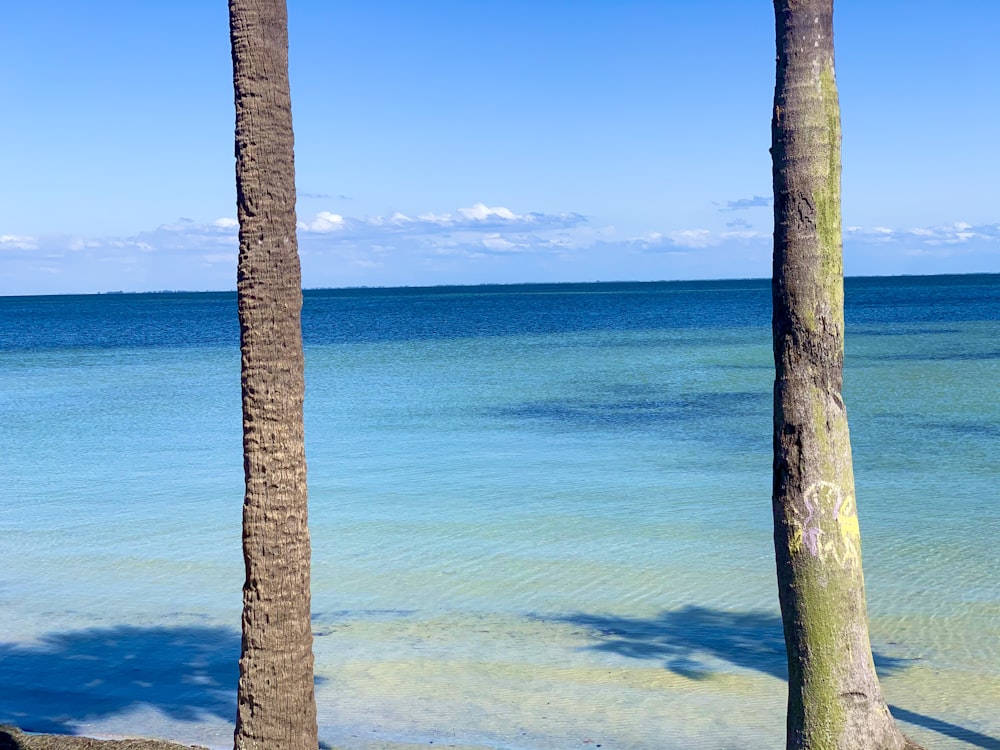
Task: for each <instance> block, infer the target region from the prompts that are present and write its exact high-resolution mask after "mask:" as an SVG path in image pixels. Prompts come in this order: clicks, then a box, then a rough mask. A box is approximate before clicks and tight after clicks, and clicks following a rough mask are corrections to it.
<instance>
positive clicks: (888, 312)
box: [0, 275, 1000, 750]
mask: <svg viewBox="0 0 1000 750" xmlns="http://www.w3.org/2000/svg"><path fill="white" fill-rule="evenodd" d="M846 299H847V346H846V357H847V365H846V370H845V400H846V401H847V405H848V411H849V417H850V425H851V430H852V439H853V447H854V465H855V471H856V478H857V492H858V505H859V514H860V519H861V529H862V538H863V554H864V566H865V575H866V583H867V594H868V604H869V615H870V622H871V634H872V643H873V648H874V650H875V654H876V663H877V665H878V667H879V671H880V674H881V677H882V686H883V690H884V692H885V695H886V697H887V700H888V702H889V703H890V704H891V706H892V710H893V712H894V714H895V715H896V717H897V719H898V720H899V721H900V724H901V727H902V728H903V730H904V732H906V733H907V734H908V735H910V736H911V737H912V738H914V739H915V740H917V741H919V742H921V743H923V744H925V745H926V746H927V747H933V748H942V749H943V748H956V749H957V748H969V747H979V748H987V750H1000V576H998V571H1000V551H998V548H1000V503H998V500H1000V490H998V487H1000V462H998V460H997V456H998V454H1000V398H998V396H1000V386H998V383H1000V276H997V275H968V276H937V277H893V278H850V279H848V280H847V283H846ZM303 330H304V339H305V348H306V362H307V364H306V387H307V393H306V442H307V445H306V451H307V457H308V462H309V487H310V525H311V531H312V542H313V610H314V631H315V634H316V640H315V653H316V677H317V687H316V690H317V702H318V707H319V721H320V737H321V740H322V741H323V743H324V745H325V746H328V747H343V748H359V749H360V748H365V749H367V748H381V747H400V748H401V747H411V746H412V747H415V746H418V745H419V746H430V745H432V744H433V745H435V746H445V747H467V748H471V747H475V748H487V747H488V748H506V749H510V750H549V749H556V748H560V749H561V748H573V747H580V748H593V747H600V748H605V749H612V748H614V749H621V748H626V749H644V748H650V749H653V748H656V749H658V750H662V749H665V748H704V749H705V750H724V749H726V748H735V747H740V748H760V749H761V750H763V749H764V748H773V747H779V746H781V745H782V743H783V741H784V709H785V699H786V684H785V661H784V648H783V640H782V635H781V625H780V619H779V616H778V609H777V593H776V585H775V574H774V562H773V548H772V541H771V515H770V491H771V383H772V378H773V367H772V361H771V341H770V289H769V282H768V281H765V280H746V281H713V282H709V281H704V282H658V283H597V284H545V285H514V286H480V287H435V288H402V289H348V290H312V291H307V292H306V293H305V303H304V308H303ZM239 364H240V358H239V351H238V324H237V319H236V299H235V294H234V293H163V294H115V295H94V296H59V297H6V298H0V467H2V476H3V480H4V488H3V491H2V497H3V501H2V503H0V540H2V541H0V606H2V614H0V723H3V722H13V723H16V724H18V725H20V726H22V727H24V728H26V729H29V730H33V731H57V732H69V733H81V734H90V735H96V736H104V737H117V736H127V735H145V736H158V737H163V738H167V739H174V740H177V741H180V742H184V743H198V744H202V745H206V746H208V747H211V748H227V747H231V743H232V722H233V718H234V715H235V685H236V678H237V659H238V654H239V620H240V589H241V586H242V581H243V569H242V559H241V552H240V512H241V503H242V491H243V490H242V479H243V477H242V457H241V433H240V391H239Z"/></svg>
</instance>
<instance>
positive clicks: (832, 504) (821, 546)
mask: <svg viewBox="0 0 1000 750" xmlns="http://www.w3.org/2000/svg"><path fill="white" fill-rule="evenodd" d="M788 526H789V530H790V532H791V536H790V540H789V549H790V550H791V552H792V554H793V555H794V554H798V553H799V552H801V551H802V550H803V548H804V549H805V550H806V552H808V553H809V554H810V555H812V556H813V557H816V558H819V559H820V560H821V561H822V562H835V563H837V564H838V565H841V566H843V567H849V566H859V564H860V562H861V530H860V527H859V526H858V513H857V505H856V504H855V502H854V497H853V495H849V494H847V493H845V492H844V491H843V489H842V488H841V487H840V485H838V484H836V483H834V482H826V481H821V482H816V483H815V484H812V485H810V486H809V488H808V489H807V490H806V491H805V492H804V493H803V495H802V505H801V506H795V507H793V508H792V512H791V514H790V515H789V518H788Z"/></svg>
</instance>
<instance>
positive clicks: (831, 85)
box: [771, 0, 906, 750]
mask: <svg viewBox="0 0 1000 750" xmlns="http://www.w3.org/2000/svg"><path fill="white" fill-rule="evenodd" d="M774 9H775V19H776V41H777V51H778V62H777V81H776V86H775V92H774V112H773V119H772V125H771V130H772V149H771V154H772V158H773V166H774V169H773V176H774V269H773V271H774V274H773V281H772V296H773V305H774V316H773V320H772V324H773V336H774V361H775V382H774V485H773V496H772V507H773V513H774V546H775V559H776V563H777V570H778V592H779V598H780V601H781V612H782V620H783V623H784V631H785V643H786V646H787V650H788V723H787V731H788V734H787V747H788V748H789V749H790V750H791V749H792V748H796V749H797V748H810V749H812V750H818V749H820V748H823V749H824V750H825V749H827V748H829V750H834V749H835V748H836V749H839V750H847V749H848V748H851V749H855V748H873V749H874V748H880V749H885V750H889V749H892V750H896V749H898V748H902V747H904V744H905V743H906V740H905V739H904V738H903V735H902V734H901V733H900V732H899V730H898V729H897V728H896V725H895V723H894V721H893V719H892V716H891V715H890V714H889V709H888V708H887V707H886V703H885V701H884V699H883V697H882V691H881V688H880V686H879V682H878V677H877V676H876V674H875V666H874V664H873V661H872V651H871V644H870V642H869V637H868V615H867V610H866V604H865V588H864V575H863V573H862V569H861V534H860V528H859V525H858V516H857V506H856V504H855V494H854V474H853V468H852V463H851V444H850V437H849V434H848V428H847V411H846V409H845V407H844V402H843V400H842V398H841V386H842V382H843V362H844V291H843V265H842V248H841V225H840V105H839V102H838V97H837V86H836V81H835V77H834V54H833V0H774Z"/></svg>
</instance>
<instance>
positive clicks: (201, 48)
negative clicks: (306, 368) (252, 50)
mask: <svg viewBox="0 0 1000 750" xmlns="http://www.w3.org/2000/svg"><path fill="white" fill-rule="evenodd" d="M288 12H289V37H290V39H289V46H290V52H289V59H290V76H291V86H292V110H293V120H294V128H295V139H296V184H297V188H298V202H297V215H298V220H299V250H300V255H301V259H302V275H303V286H304V287H306V288H316V287H345V286H424V285H436V284H480V283H519V282H548V281H611V280H640V281H642V280H661V279H699V278H700V279H713V278H746V277H758V278H762V277H766V276H768V275H769V274H770V256H771V229H772V221H773V217H772V209H771V164H770V156H769V154H768V147H769V145H770V117H771V104H772V97H773V91H774V56H775V52H774V17H773V8H772V5H771V3H770V2H766V0H658V1H656V2H652V1H643V2H639V1H637V0H635V1H634V0H603V1H600V2H598V1H597V0H531V1H530V2H528V1H524V2H522V1H520V0H506V1H504V2H500V1H499V0H481V1H480V2H477V3H469V2H465V1H461V2H459V1H456V2H450V1H445V0H421V1H420V2H413V0H407V1H406V2H402V1H397V2H385V1H383V0H339V1H338V2H332V1H331V0H289V2H288ZM4 16H5V18H4V23H3V25H2V27H0V101H2V102H3V103H4V106H3V110H2V114H0V142H2V144H3V146H2V147H0V176H2V179H0V295H21V294H65V293H95V292H107V291H119V290H124V291H154V290H166V289H171V290H227V289H234V288H235V277H236V270H235V267H236V255H237V245H238V243H237V235H236V220H235V217H236V207H235V202H236V197H235V193H236V191H235V182H234V180H235V178H234V158H233V123H234V111H233V92H232V63H231V58H230V51H229V35H228V34H229V32H228V15H227V8H226V3H225V2H223V0H172V1H171V2H169V3H150V2H144V1H143V0H90V1H89V2H87V3H80V2H78V0H48V1H47V2H45V3H9V4H7V6H6V7H5V10H4ZM998 37H1000V3H997V2H996V0H953V2H950V3H941V2H939V1H935V2H930V0H879V2H875V3H873V2H869V1H868V0H837V2H836V5H835V44H836V54H837V82H838V86H839V89H840V100H841V111H842V122H843V133H844V135H843V139H844V140H843V219H844V264H845V272H846V274H847V275H881V274H887V275H894V274H932V273H969V272H990V273H998V272H1000V140H998V137H997V133H1000V45H998V44H997V43H996V39H997V38H998Z"/></svg>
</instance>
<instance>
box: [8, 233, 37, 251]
mask: <svg viewBox="0 0 1000 750" xmlns="http://www.w3.org/2000/svg"><path fill="white" fill-rule="evenodd" d="M0 247H3V248H8V247H9V248H14V249H16V250H34V249H36V248H37V247H38V238H37V237H28V236H27V235H18V234H0Z"/></svg>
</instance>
